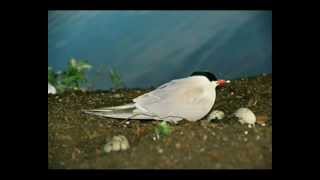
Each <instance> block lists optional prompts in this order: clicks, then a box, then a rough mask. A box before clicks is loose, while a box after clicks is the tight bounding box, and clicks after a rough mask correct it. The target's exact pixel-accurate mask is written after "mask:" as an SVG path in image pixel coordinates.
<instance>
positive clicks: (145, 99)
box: [84, 72, 230, 123]
mask: <svg viewBox="0 0 320 180" xmlns="http://www.w3.org/2000/svg"><path fill="white" fill-rule="evenodd" d="M229 82H230V81H225V80H217V78H216V77H215V76H214V75H213V74H211V73H209V72H194V73H193V74H192V75H191V76H189V77H187V78H182V79H176V80H172V81H170V82H168V83H166V84H163V85H161V86H160V87H158V88H156V89H155V90H153V91H151V92H148V93H146V94H143V95H141V96H138V97H137V98H135V99H133V103H131V104H126V105H122V106H116V107H106V108H100V109H93V110H87V111H84V112H85V113H89V114H94V115H98V116H104V117H109V118H120V119H154V120H163V121H168V122H174V123H177V122H178V121H181V120H183V119H185V120H188V121H197V120H200V119H202V118H203V117H205V116H206V115H207V114H208V113H209V112H210V110H211V109H212V107H213V105H214V102H215V99H216V87H217V86H224V84H225V83H229Z"/></svg>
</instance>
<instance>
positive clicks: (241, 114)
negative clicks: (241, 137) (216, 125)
mask: <svg viewBox="0 0 320 180" xmlns="http://www.w3.org/2000/svg"><path fill="white" fill-rule="evenodd" d="M234 115H235V116H236V117H237V118H239V119H238V121H239V122H240V123H241V124H249V125H250V126H251V125H254V124H255V122H256V116H255V114H254V113H253V112H252V111H251V110H250V109H248V108H239V109H238V110H237V111H236V112H235V113H234ZM249 128H250V127H249Z"/></svg>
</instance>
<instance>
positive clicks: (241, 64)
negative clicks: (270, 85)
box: [48, 11, 272, 89]
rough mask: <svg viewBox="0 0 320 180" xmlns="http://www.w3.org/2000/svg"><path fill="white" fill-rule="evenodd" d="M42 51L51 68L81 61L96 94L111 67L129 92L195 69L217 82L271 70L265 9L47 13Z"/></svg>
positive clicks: (108, 84) (269, 22)
mask: <svg viewBox="0 0 320 180" xmlns="http://www.w3.org/2000/svg"><path fill="white" fill-rule="evenodd" d="M48 53H49V54H48V65H49V66H52V67H53V68H54V69H55V70H63V69H65V68H66V65H67V63H68V61H69V60H70V59H71V58H72V57H74V58H76V59H79V60H82V59H83V60H87V61H88V62H89V63H90V64H92V65H93V69H92V70H91V71H90V72H89V82H95V88H97V89H107V88H110V87H112V84H111V82H110V79H109V77H108V75H107V73H106V72H107V70H108V68H111V67H112V68H114V69H116V70H117V71H118V72H119V73H120V74H121V76H122V79H123V81H124V82H125V84H126V86H127V87H129V88H130V87H131V88H132V87H142V88H144V87H150V86H158V85H160V84H162V83H164V82H167V81H169V80H171V79H174V78H181V77H185V76H187V75H189V74H191V73H192V72H193V71H201V70H205V71H211V72H213V73H214V74H216V75H217V76H218V77H219V78H225V79H234V78H239V77H243V76H252V75H257V74H261V73H271V72H272V66H271V65H272V12H271V11H49V12H48ZM98 70H103V71H105V74H103V75H99V77H98V78H97V71H98Z"/></svg>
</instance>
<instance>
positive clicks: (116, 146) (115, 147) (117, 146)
mask: <svg viewBox="0 0 320 180" xmlns="http://www.w3.org/2000/svg"><path fill="white" fill-rule="evenodd" d="M120 150H121V147H120V142H119V141H114V142H112V151H120Z"/></svg>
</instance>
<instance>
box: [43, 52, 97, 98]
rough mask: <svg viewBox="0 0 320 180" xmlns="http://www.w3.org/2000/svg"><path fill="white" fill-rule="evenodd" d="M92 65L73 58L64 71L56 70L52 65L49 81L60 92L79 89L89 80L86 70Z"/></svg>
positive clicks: (49, 69) (49, 71)
mask: <svg viewBox="0 0 320 180" xmlns="http://www.w3.org/2000/svg"><path fill="white" fill-rule="evenodd" d="M91 67H92V66H91V65H90V64H88V63H87V62H85V61H77V60H76V59H73V58H72V59H71V60H70V61H69V64H68V68H67V70H66V71H64V72H54V71H53V70H52V68H51V67H48V82H50V83H51V84H52V85H53V86H55V87H56V89H57V90H58V92H63V91H65V90H79V89H80V88H81V86H82V85H84V84H85V83H86V82H87V77H86V72H87V70H89V69H91Z"/></svg>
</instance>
